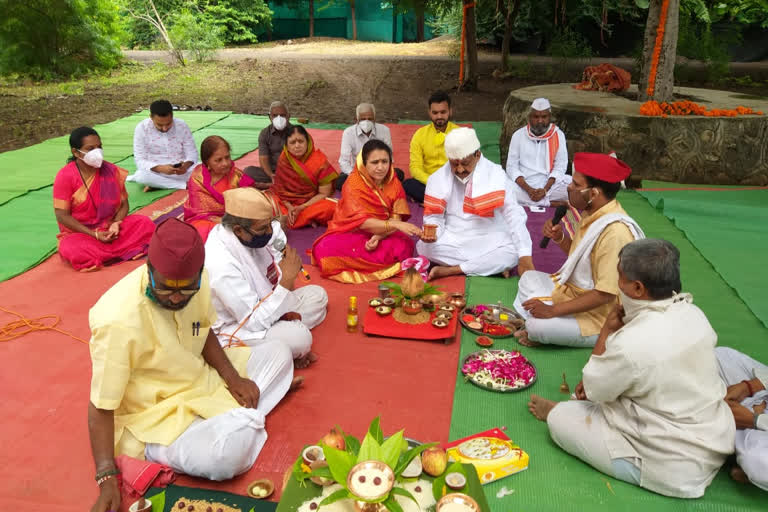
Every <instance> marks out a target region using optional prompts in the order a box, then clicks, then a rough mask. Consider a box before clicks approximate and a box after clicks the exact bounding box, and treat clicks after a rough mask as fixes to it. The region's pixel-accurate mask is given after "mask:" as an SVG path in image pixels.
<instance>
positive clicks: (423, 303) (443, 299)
mask: <svg viewBox="0 0 768 512" xmlns="http://www.w3.org/2000/svg"><path fill="white" fill-rule="evenodd" d="M382 286H386V287H388V288H389V289H390V295H391V297H392V298H393V299H394V300H395V303H396V304H397V307H396V308H395V310H394V311H393V313H392V316H393V317H394V319H395V320H396V321H398V322H400V323H404V324H412V325H416V324H424V323H427V322H429V319H430V317H431V316H432V315H431V313H432V312H433V311H437V313H436V314H435V318H434V319H433V320H432V325H434V326H435V327H438V328H445V327H448V324H449V323H450V321H451V318H453V315H455V314H456V313H457V311H459V310H460V308H462V307H464V306H465V305H466V303H467V301H466V299H465V298H464V295H463V294H462V293H458V292H455V293H451V294H446V293H444V292H442V291H441V290H440V289H439V288H438V287H436V286H433V285H430V284H427V283H426V282H425V281H424V279H422V277H421V274H419V272H418V271H416V269H414V268H409V269H408V270H406V271H405V274H404V275H403V279H402V280H401V281H400V284H399V285H398V284H395V283H389V282H386V283H383V285H382Z"/></svg>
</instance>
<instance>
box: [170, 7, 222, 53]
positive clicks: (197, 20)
mask: <svg viewBox="0 0 768 512" xmlns="http://www.w3.org/2000/svg"><path fill="white" fill-rule="evenodd" d="M220 33H221V29H220V28H219V27H218V26H216V25H212V24H211V23H210V22H208V20H207V19H205V17H203V16H200V15H197V16H196V15H195V14H194V13H192V12H191V11H187V10H185V11H182V12H180V13H179V14H176V15H175V16H173V24H172V25H171V29H170V30H169V31H168V35H169V36H170V38H171V42H173V45H174V46H175V47H176V48H179V49H181V50H187V51H189V52H191V53H192V55H193V57H194V60H195V61H196V62H203V61H206V60H209V59H210V58H211V57H213V55H214V54H215V53H216V50H217V49H219V48H223V47H224V43H223V42H222V40H221V38H220Z"/></svg>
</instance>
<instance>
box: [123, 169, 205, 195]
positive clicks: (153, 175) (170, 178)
mask: <svg viewBox="0 0 768 512" xmlns="http://www.w3.org/2000/svg"><path fill="white" fill-rule="evenodd" d="M194 167H195V166H194V165H193V166H190V168H189V169H187V172H186V173H184V174H162V173H159V172H154V171H151V170H145V169H140V170H137V171H136V172H135V173H134V174H132V175H130V176H128V177H127V178H126V181H135V182H136V183H140V184H142V185H146V186H148V187H152V188H164V189H177V190H183V189H186V188H187V181H189V177H190V176H191V175H192V171H193V170H194Z"/></svg>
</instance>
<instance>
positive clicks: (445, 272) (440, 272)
mask: <svg viewBox="0 0 768 512" xmlns="http://www.w3.org/2000/svg"><path fill="white" fill-rule="evenodd" d="M463 273H464V272H462V271H461V267H459V266H458V265H456V266H453V267H445V266H443V265H435V266H434V267H432V269H431V270H430V271H429V281H432V280H433V279H440V278H441V277H448V276H458V275H461V274H463Z"/></svg>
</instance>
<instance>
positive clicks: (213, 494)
mask: <svg viewBox="0 0 768 512" xmlns="http://www.w3.org/2000/svg"><path fill="white" fill-rule="evenodd" d="M146 497H147V498H149V499H150V501H152V512H172V511H173V508H172V507H173V505H174V503H176V501H177V500H179V499H180V498H184V499H187V500H207V501H212V502H215V503H222V504H224V505H227V506H230V507H237V508H239V509H240V510H242V511H243V512H249V511H253V512H274V511H275V510H276V509H277V503H274V502H272V501H264V500H257V499H254V498H251V497H250V496H240V495H238V494H231V493H228V492H223V491H214V490H210V489H200V488H198V487H184V486H181V485H173V484H171V485H169V486H168V487H166V488H164V489H162V488H160V487H152V488H151V489H149V490H148V491H147V494H146ZM185 510H186V509H185ZM173 512H176V511H173ZM200 512H205V511H200Z"/></svg>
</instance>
